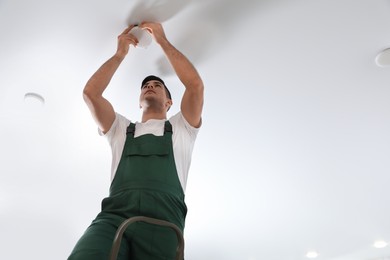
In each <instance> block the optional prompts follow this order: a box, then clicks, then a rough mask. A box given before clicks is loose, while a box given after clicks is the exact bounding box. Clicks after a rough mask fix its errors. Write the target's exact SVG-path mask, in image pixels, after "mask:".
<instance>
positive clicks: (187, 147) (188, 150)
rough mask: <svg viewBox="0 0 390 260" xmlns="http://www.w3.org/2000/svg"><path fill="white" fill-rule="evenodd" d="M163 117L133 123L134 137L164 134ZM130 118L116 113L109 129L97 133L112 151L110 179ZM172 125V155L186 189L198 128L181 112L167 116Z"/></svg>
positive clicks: (116, 165) (119, 154) (113, 174)
mask: <svg viewBox="0 0 390 260" xmlns="http://www.w3.org/2000/svg"><path fill="white" fill-rule="evenodd" d="M165 121H166V120H165V119H162V120H160V119H150V120H148V121H146V122H145V123H139V122H136V123H135V133H134V137H138V136H141V135H144V134H153V135H156V136H163V135H164V124H165ZM130 122H131V121H130V120H128V119H127V118H125V117H124V116H122V115H120V114H118V113H116V116H115V120H114V123H113V124H112V126H111V128H110V130H109V131H108V132H107V133H106V134H105V135H104V134H103V133H102V132H101V131H100V130H99V134H100V135H103V136H105V137H106V138H107V140H108V142H109V144H110V146H111V151H112V164H111V181H112V180H113V179H114V176H115V173H116V170H117V168H118V165H119V161H120V159H121V156H122V152H123V148H124V145H125V141H126V129H127V127H128V126H129V124H130ZM169 122H170V123H171V125H172V131H173V135H172V143H173V155H174V158H175V164H176V170H177V174H178V177H179V180H180V183H181V186H182V188H183V191H184V192H185V190H186V185H187V177H188V171H189V168H190V165H191V156H192V151H193V148H194V143H195V139H196V136H197V134H198V132H199V128H194V127H193V126H191V125H190V124H189V123H188V122H187V121H186V120H185V118H184V117H183V115H182V113H181V112H178V113H177V114H176V115H174V116H172V117H171V118H169Z"/></svg>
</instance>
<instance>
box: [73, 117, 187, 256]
mask: <svg viewBox="0 0 390 260" xmlns="http://www.w3.org/2000/svg"><path fill="white" fill-rule="evenodd" d="M134 132H135V125H134V124H130V125H129V127H128V128H127V135H126V142H125V146H124V149H123V153H122V157H121V160H120V162H119V165H118V169H117V172H116V174H115V177H114V180H113V181H112V183H111V187H110V195H109V196H108V197H107V198H105V199H103V201H102V211H101V212H100V213H99V214H98V215H97V217H96V218H95V220H93V222H92V224H91V225H90V226H89V227H88V229H87V230H86V231H85V233H84V234H83V236H82V237H81V238H80V239H79V241H78V242H77V244H76V246H75V247H74V249H73V251H72V253H71V255H70V256H69V258H68V260H108V258H109V254H110V251H111V247H112V242H113V240H114V236H115V233H116V231H117V229H118V227H119V226H120V224H121V223H122V222H123V221H125V220H126V219H128V218H130V217H134V216H146V217H151V218H157V219H161V220H166V221H169V222H171V223H174V224H176V225H177V226H178V227H179V228H180V229H181V230H182V231H183V230H184V223H185V217H186V214H187V207H186V205H185V202H184V193H183V190H182V187H181V184H180V181H179V178H178V175H177V170H176V166H175V160H174V156H173V146H172V126H171V124H170V123H169V121H166V122H165V128H164V135H163V136H154V135H152V134H147V135H142V136H139V137H137V138H134ZM177 243H178V241H177V238H176V234H175V232H174V231H173V230H172V229H170V228H168V227H160V226H156V225H152V224H147V223H144V222H138V223H134V224H132V225H130V226H129V227H128V229H127V230H126V232H125V233H124V236H123V239H122V244H121V248H120V252H119V256H118V260H173V259H175V255H176V247H177Z"/></svg>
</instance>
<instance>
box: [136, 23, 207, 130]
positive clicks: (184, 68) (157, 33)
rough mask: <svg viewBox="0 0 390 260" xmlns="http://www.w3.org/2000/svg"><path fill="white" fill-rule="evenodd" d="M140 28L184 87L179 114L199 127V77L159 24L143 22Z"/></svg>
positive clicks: (200, 103)
mask: <svg viewBox="0 0 390 260" xmlns="http://www.w3.org/2000/svg"><path fill="white" fill-rule="evenodd" d="M140 27H141V28H146V29H147V30H148V31H149V32H150V33H151V34H152V36H153V38H154V39H155V41H156V42H157V43H158V44H159V45H160V46H161V48H162V49H163V51H164V53H165V55H166V56H167V58H168V60H169V62H170V63H171V65H172V67H173V69H174V70H175V72H176V75H177V76H178V77H179V79H180V81H181V82H182V83H183V85H184V87H185V91H184V95H183V98H182V101H181V112H182V113H183V116H184V118H185V119H186V120H187V121H188V123H190V125H192V126H193V127H199V126H200V124H201V115H202V109H203V90H204V87H203V82H202V79H201V77H200V76H199V74H198V72H197V71H196V69H195V67H194V66H193V65H192V64H191V62H190V61H189V60H188V59H187V58H186V57H185V56H184V55H183V54H182V53H181V52H180V51H179V50H177V49H176V48H175V47H174V46H173V45H172V44H171V43H170V42H169V41H168V39H167V37H166V36H165V33H164V30H163V28H162V26H161V24H159V23H149V22H144V23H142V24H141V25H140Z"/></svg>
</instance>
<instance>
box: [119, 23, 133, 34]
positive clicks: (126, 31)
mask: <svg viewBox="0 0 390 260" xmlns="http://www.w3.org/2000/svg"><path fill="white" fill-rule="evenodd" d="M135 26H137V25H136V24H130V25H129V26H128V27H127V28H126V29H125V30H124V31H123V32H122V33H121V35H123V34H128V33H129V32H130V31H131V29H133V28H134V27H135Z"/></svg>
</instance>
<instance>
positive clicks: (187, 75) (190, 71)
mask: <svg viewBox="0 0 390 260" xmlns="http://www.w3.org/2000/svg"><path fill="white" fill-rule="evenodd" d="M159 44H160V46H161V48H162V49H163V51H164V53H165V55H166V56H167V58H168V60H169V62H170V63H171V65H172V67H173V69H174V70H175V72H176V75H177V76H178V77H179V79H180V81H181V82H182V83H183V84H184V86H185V87H186V88H188V87H190V88H192V87H194V88H196V87H203V82H202V79H201V77H200V76H199V74H198V72H197V71H196V69H195V67H194V66H193V65H192V63H191V62H190V61H189V60H188V59H187V57H186V56H184V55H183V54H182V53H181V52H180V51H179V50H177V49H176V48H175V47H174V46H173V45H172V44H171V43H170V42H169V41H168V40H162V41H161V42H160V43H159Z"/></svg>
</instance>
